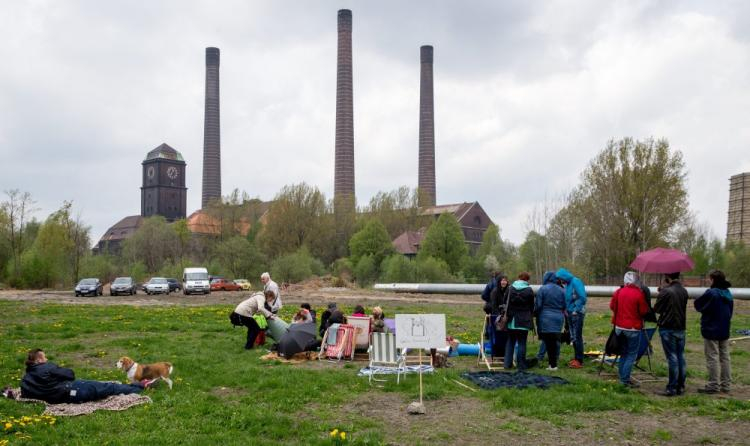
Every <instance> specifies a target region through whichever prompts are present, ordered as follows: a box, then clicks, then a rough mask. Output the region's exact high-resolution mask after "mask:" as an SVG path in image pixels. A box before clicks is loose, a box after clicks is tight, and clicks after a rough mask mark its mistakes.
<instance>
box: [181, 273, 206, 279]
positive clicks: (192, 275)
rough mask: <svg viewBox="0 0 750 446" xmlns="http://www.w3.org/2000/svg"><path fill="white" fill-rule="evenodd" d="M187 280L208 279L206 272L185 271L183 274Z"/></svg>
mask: <svg viewBox="0 0 750 446" xmlns="http://www.w3.org/2000/svg"><path fill="white" fill-rule="evenodd" d="M185 279H187V280H208V274H207V273H187V274H185Z"/></svg>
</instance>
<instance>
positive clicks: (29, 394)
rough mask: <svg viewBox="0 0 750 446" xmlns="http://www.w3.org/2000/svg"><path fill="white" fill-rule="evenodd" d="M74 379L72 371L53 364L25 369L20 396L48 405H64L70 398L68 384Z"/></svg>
mask: <svg viewBox="0 0 750 446" xmlns="http://www.w3.org/2000/svg"><path fill="white" fill-rule="evenodd" d="M74 379H76V377H75V374H74V373H73V371H72V370H70V369H66V368H63V367H58V365H57V364H55V363H53V362H45V363H42V364H34V365H30V366H27V367H26V374H25V375H23V379H21V396H22V397H24V398H34V399H37V400H43V401H46V402H48V403H52V404H57V403H65V402H67V401H68V398H69V397H70V383H71V382H73V380H74Z"/></svg>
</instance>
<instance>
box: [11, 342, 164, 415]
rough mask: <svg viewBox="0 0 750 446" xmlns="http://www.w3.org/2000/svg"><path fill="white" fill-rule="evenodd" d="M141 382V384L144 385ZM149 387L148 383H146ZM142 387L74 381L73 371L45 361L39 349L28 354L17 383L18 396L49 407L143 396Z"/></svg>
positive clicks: (140, 385)
mask: <svg viewBox="0 0 750 446" xmlns="http://www.w3.org/2000/svg"><path fill="white" fill-rule="evenodd" d="M144 382H145V381H144ZM146 383H147V384H150V382H146ZM143 389H144V385H143V384H141V383H138V384H119V383H113V382H102V381H89V380H83V379H76V376H75V373H74V372H73V370H71V369H68V368H64V367H60V366H58V365H57V364H55V363H53V362H49V361H47V356H46V355H45V353H44V351H43V350H42V349H39V348H37V349H34V350H31V351H29V353H28V355H27V357H26V373H25V374H24V375H23V378H22V379H21V396H22V397H23V398H32V399H37V400H42V401H46V402H48V403H50V404H60V403H76V404H78V403H85V402H87V401H95V400H100V399H103V398H106V397H108V396H111V395H119V394H123V395H127V394H130V393H141V392H143Z"/></svg>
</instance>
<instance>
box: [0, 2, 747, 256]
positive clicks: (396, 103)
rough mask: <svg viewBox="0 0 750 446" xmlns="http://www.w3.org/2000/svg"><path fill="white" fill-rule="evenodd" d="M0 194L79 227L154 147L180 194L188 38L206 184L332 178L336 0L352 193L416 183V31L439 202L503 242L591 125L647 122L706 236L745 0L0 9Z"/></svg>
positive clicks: (622, 128)
mask: <svg viewBox="0 0 750 446" xmlns="http://www.w3.org/2000/svg"><path fill="white" fill-rule="evenodd" d="M0 4H1V5H2V6H1V7H0V60H1V61H2V68H0V155H1V156H2V174H1V175H0V187H1V188H2V190H7V189H12V188H17V189H21V190H24V191H29V192H31V193H32V195H33V197H34V198H35V199H36V200H37V206H38V207H39V208H40V210H39V212H37V214H36V215H37V217H38V218H40V219H43V218H45V217H46V216H47V215H48V214H49V213H50V212H52V211H53V210H55V209H56V208H58V207H59V206H60V205H61V204H62V202H63V200H72V201H73V202H74V206H75V208H76V209H77V210H78V211H80V213H81V216H82V218H83V219H84V220H85V221H86V222H87V223H89V224H90V225H92V238H93V241H94V242H96V241H97V240H98V239H99V238H100V237H101V235H102V234H103V233H104V231H105V230H106V229H107V228H108V227H109V226H110V225H112V224H114V223H115V222H116V221H117V220H119V219H120V218H122V217H124V216H126V215H133V214H138V213H139V212H140V189H139V188H140V186H141V162H142V161H143V158H144V156H145V155H146V153H147V152H148V151H149V150H151V149H153V148H154V147H156V146H158V145H159V144H161V143H162V142H166V143H167V144H169V145H171V146H172V147H174V148H176V149H177V150H179V151H181V152H182V154H183V155H184V157H185V160H186V161H187V186H188V188H189V189H188V213H190V212H192V211H194V210H196V209H198V208H199V207H200V200H201V172H202V167H201V162H202V149H203V147H202V146H203V106H204V104H203V95H204V87H205V84H204V82H205V79H204V75H205V65H204V63H205V47H207V46H216V47H219V48H220V49H221V72H220V73H221V74H220V76H221V137H222V146H221V156H222V191H223V192H224V193H228V192H229V191H231V190H232V189H234V188H239V189H240V190H244V191H247V192H248V193H249V194H250V195H251V196H258V197H260V198H261V199H263V200H270V199H272V198H273V197H274V195H275V194H276V193H277V192H278V191H279V189H280V188H281V187H283V186H284V185H287V184H292V183H299V182H302V181H305V182H307V183H309V184H312V185H315V186H317V187H319V188H320V189H321V190H322V191H323V192H324V193H325V194H326V195H327V196H328V197H331V196H332V194H333V163H334V122H335V119H334V112H335V94H336V37H337V35H336V13H337V10H338V9H339V8H349V9H351V10H352V14H353V60H354V139H355V168H356V194H357V199H358V202H359V203H360V204H363V203H366V202H368V201H369V199H370V198H371V197H372V196H373V195H374V194H375V193H376V192H377V191H385V190H392V189H396V188H398V187H399V186H401V185H407V186H410V187H415V186H416V182H417V150H418V115H419V47H420V45H425V44H430V45H433V46H434V47H435V53H434V60H435V65H434V82H435V114H436V116H435V128H436V130H435V140H436V166H437V167H436V170H437V172H436V175H437V201H438V203H444V204H447V203H454V202H462V201H479V203H480V204H481V205H482V206H483V207H484V209H485V210H486V211H487V212H488V213H489V215H490V217H492V219H493V220H494V221H495V222H496V223H497V224H499V225H500V227H501V231H502V235H503V237H504V238H508V239H510V240H512V241H514V242H516V243H519V242H521V241H522V240H523V238H524V236H525V232H526V227H525V224H524V222H525V220H526V216H527V215H528V213H529V212H530V210H531V209H532V208H533V207H534V205H535V204H537V203H541V202H544V201H545V199H547V200H549V199H550V198H551V197H556V196H559V195H561V194H563V193H565V192H566V191H568V190H570V189H571V188H572V187H574V186H575V185H576V184H577V182H578V178H579V175H580V173H581V171H582V170H583V169H584V168H585V167H586V165H587V163H588V162H589V161H590V159H591V158H592V157H593V156H594V155H595V154H596V153H597V152H598V151H600V150H601V149H602V148H603V147H604V146H605V144H606V142H607V141H608V140H609V139H611V138H615V139H619V138H622V137H624V136H632V137H634V138H637V139H643V138H648V137H655V138H666V139H668V140H669V142H670V144H671V145H672V147H673V148H675V149H679V150H681V151H682V152H683V154H684V156H685V161H686V164H687V168H688V171H689V180H688V182H689V193H690V205H691V209H692V210H693V211H695V212H696V213H697V216H698V219H699V221H705V222H707V223H708V224H709V225H710V227H711V228H712V230H713V231H714V233H715V234H716V235H718V236H721V237H723V236H724V235H725V233H726V211H727V199H728V186H729V182H728V179H729V177H730V176H731V175H733V174H736V173H740V172H743V171H750V31H749V30H750V2H745V1H724V2H709V1H705V2H689V1H679V2H678V1H653V2H649V1H619V2H616V1H613V2H602V1H598V0H591V1H578V2H571V1H545V2H528V1H503V2H498V1H471V2H468V1H467V2H448V1H433V2H422V1H408V2H405V1H377V2H373V1H370V2H366V1H338V2H336V1H317V2H312V1H278V0H275V1H270V0H269V1H264V2H261V1H254V2H253V1H247V0H237V1H221V2H215V1H186V0H175V1H106V2H103V1H99V0H92V1H52V0H49V1H11V0H2V3H0Z"/></svg>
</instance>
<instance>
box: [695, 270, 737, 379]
mask: <svg viewBox="0 0 750 446" xmlns="http://www.w3.org/2000/svg"><path fill="white" fill-rule="evenodd" d="M708 277H709V278H710V279H711V287H710V288H709V289H707V290H706V292H705V293H703V295H702V296H701V297H699V298H698V299H696V300H695V302H694V303H693V305H694V306H695V309H696V310H697V311H698V312H699V313H701V336H703V350H704V353H705V355H706V367H707V368H708V382H707V383H706V387H704V388H702V389H698V392H700V393H709V394H711V393H718V392H719V391H721V392H723V393H729V387H730V385H731V383H732V370H731V366H730V363H729V340H728V339H729V326H730V323H731V320H732V313H733V312H734V301H733V300H732V293H731V292H730V291H729V288H730V287H731V286H732V284H731V283H729V282H728V281H727V278H726V276H724V273H723V272H721V271H719V270H713V271H711V272H710V273H709V276H708Z"/></svg>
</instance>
